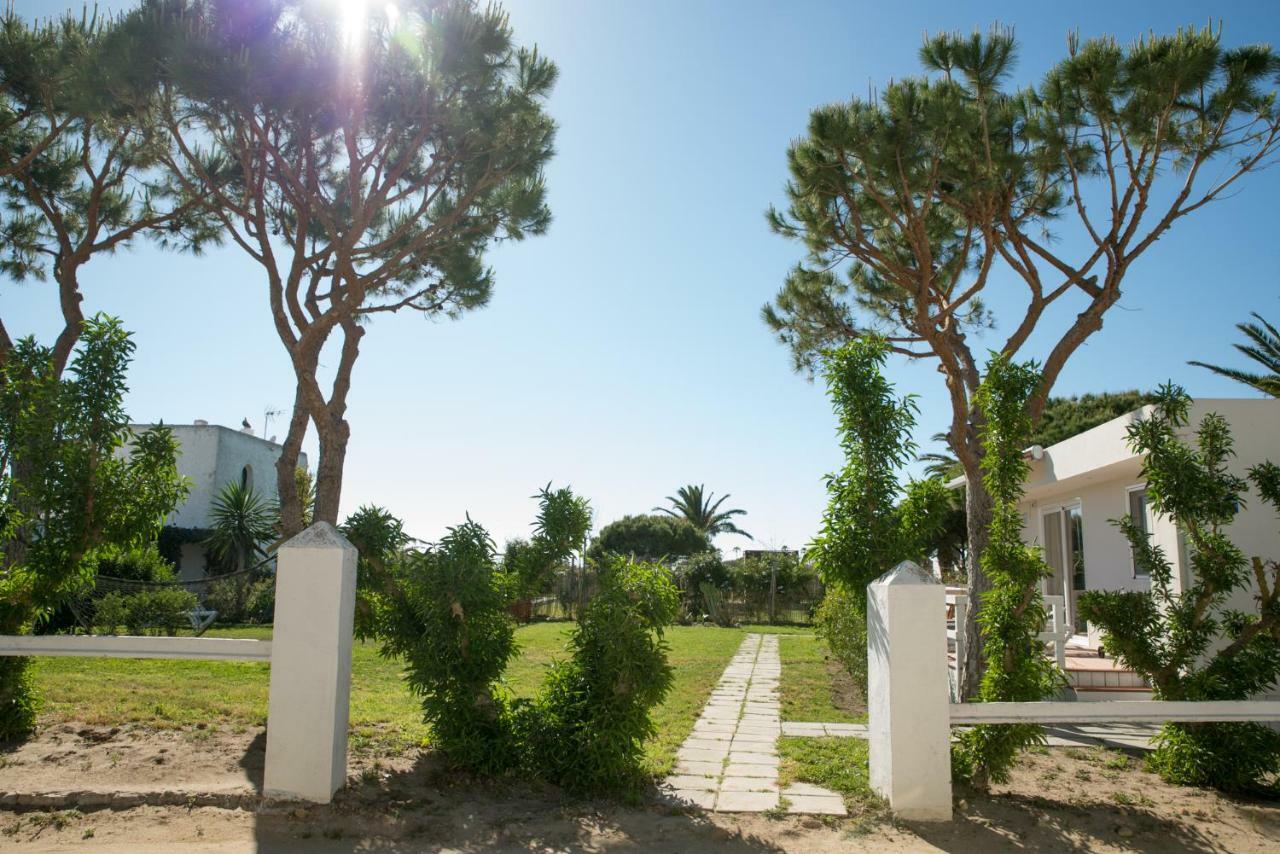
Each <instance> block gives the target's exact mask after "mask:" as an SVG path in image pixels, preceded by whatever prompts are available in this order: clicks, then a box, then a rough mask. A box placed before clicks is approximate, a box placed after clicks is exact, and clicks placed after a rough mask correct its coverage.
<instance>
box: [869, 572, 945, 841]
mask: <svg viewBox="0 0 1280 854" xmlns="http://www.w3.org/2000/svg"><path fill="white" fill-rule="evenodd" d="M948 694H949V687H948V676H947V623H946V588H945V587H943V586H942V585H941V584H940V583H938V581H936V580H935V579H934V578H933V576H932V575H930V574H929V573H927V572H925V571H924V570H922V569H921V568H920V567H918V566H916V565H915V564H914V563H912V562H910V561H903V562H902V563H900V564H898V565H897V566H896V567H894V568H893V569H892V570H890V571H889V572H886V573H885V574H884V575H882V576H880V577H879V578H877V579H876V580H875V581H873V582H871V584H869V585H867V706H868V710H869V712H870V715H871V723H870V726H869V735H870V741H871V744H870V752H871V757H870V759H871V769H870V770H871V787H872V788H873V789H875V790H876V792H878V793H879V794H880V795H881V796H882V797H884V798H885V799H886V800H887V801H888V802H889V807H890V809H892V810H893V811H894V812H895V813H897V814H898V815H899V816H900V817H902V818H904V819H908V820H913V821H950V820H951V709H950V698H949V696H948Z"/></svg>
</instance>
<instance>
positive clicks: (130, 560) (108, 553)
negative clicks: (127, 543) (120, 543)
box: [97, 543, 177, 583]
mask: <svg viewBox="0 0 1280 854" xmlns="http://www.w3.org/2000/svg"><path fill="white" fill-rule="evenodd" d="M97 559H98V575H105V576H107V577H109V578H123V579H125V580H128V581H146V582H152V583H155V582H166V581H173V580H174V579H175V578H176V577H177V576H176V574H175V573H174V569H173V564H171V563H170V562H169V561H167V560H165V559H164V557H162V556H161V554H160V550H159V548H157V546H156V544H154V543H152V544H150V545H147V546H143V547H140V548H128V549H122V548H117V547H113V546H107V547H105V548H103V549H101V550H99V552H98V555H97Z"/></svg>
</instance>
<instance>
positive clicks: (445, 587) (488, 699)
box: [373, 519, 518, 774]
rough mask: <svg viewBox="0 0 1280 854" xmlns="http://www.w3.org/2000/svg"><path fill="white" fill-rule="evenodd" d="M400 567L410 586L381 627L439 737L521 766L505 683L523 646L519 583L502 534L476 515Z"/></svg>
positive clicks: (480, 762)
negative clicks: (514, 587) (515, 615)
mask: <svg viewBox="0 0 1280 854" xmlns="http://www.w3.org/2000/svg"><path fill="white" fill-rule="evenodd" d="M393 569H394V572H395V576H396V583H397V587H398V589H399V592H400V595H399V596H395V597H386V598H384V599H382V600H380V601H379V602H378V603H377V606H378V610H377V613H376V614H375V615H374V616H373V620H374V624H375V627H376V628H375V631H376V632H377V635H378V637H380V638H381V640H382V651H383V654H385V655H396V656H400V657H401V658H402V659H403V660H404V662H405V665H406V668H407V675H406V678H407V680H408V683H409V688H410V690H412V691H413V693H414V694H416V695H417V696H418V697H420V698H421V700H422V710H423V713H424V717H425V719H426V721H427V723H428V724H430V726H431V731H432V735H433V738H434V741H435V744H436V745H437V746H438V747H439V748H440V749H441V750H442V751H443V752H444V753H445V755H446V756H448V758H449V761H450V762H452V763H453V764H455V765H458V766H461V767H464V768H468V769H471V770H474V771H479V772H482V773H488V774H498V773H503V772H505V771H508V770H510V769H512V768H513V767H516V765H517V764H518V761H517V760H518V753H517V750H516V745H515V743H514V737H513V733H512V726H511V723H512V722H511V718H510V704H509V702H508V700H507V697H506V694H505V691H504V690H503V689H502V687H501V685H500V683H499V679H500V678H501V676H502V673H503V671H504V670H505V669H506V666H507V662H508V661H509V660H510V659H511V657H512V655H514V654H515V650H516V645H515V626H514V624H513V622H512V619H511V617H510V615H509V614H508V613H507V604H508V601H509V595H508V594H509V592H510V586H511V585H510V582H509V580H508V579H507V577H506V576H505V574H504V573H502V572H501V571H500V569H499V567H498V566H497V564H496V561H495V548H494V544H493V541H492V540H491V539H490V538H489V535H488V533H487V532H486V531H485V530H484V528H482V527H481V526H480V525H478V524H476V523H475V522H472V521H471V520H469V519H468V520H467V521H466V522H464V523H463V524H461V525H459V526H457V527H456V528H450V529H449V532H448V533H447V534H446V535H445V536H444V538H443V539H441V541H440V543H439V544H438V545H437V546H436V547H435V548H432V549H429V550H427V551H422V552H409V553H407V554H405V555H403V556H402V557H401V558H400V559H399V561H398V562H397V563H396V564H395V565H394V567H393Z"/></svg>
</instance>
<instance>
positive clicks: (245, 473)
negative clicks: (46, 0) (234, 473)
mask: <svg viewBox="0 0 1280 854" xmlns="http://www.w3.org/2000/svg"><path fill="white" fill-rule="evenodd" d="M240 488H241V489H243V490H244V491H246V492H249V491H250V490H252V489H253V466H245V467H244V468H242V469H241V470H240Z"/></svg>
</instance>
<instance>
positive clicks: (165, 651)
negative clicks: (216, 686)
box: [0, 635, 271, 661]
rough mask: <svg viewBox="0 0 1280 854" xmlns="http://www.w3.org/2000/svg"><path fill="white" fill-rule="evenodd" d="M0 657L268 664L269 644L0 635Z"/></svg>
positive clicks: (238, 640)
mask: <svg viewBox="0 0 1280 854" xmlns="http://www.w3.org/2000/svg"><path fill="white" fill-rule="evenodd" d="M0 655H8V656H15V655H17V656H29V655H41V656H45V655H49V656H80V657H85V658H190V659H207V660H211V661H270V660H271V641H261V640H253V639H245V638H179V637H145V636H135V635H0Z"/></svg>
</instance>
